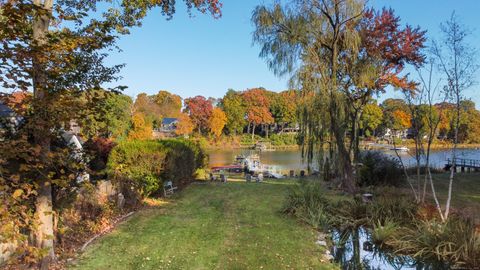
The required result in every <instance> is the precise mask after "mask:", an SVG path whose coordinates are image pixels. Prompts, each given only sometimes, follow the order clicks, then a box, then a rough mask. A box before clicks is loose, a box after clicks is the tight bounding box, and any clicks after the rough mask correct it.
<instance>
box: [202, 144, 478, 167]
mask: <svg viewBox="0 0 480 270" xmlns="http://www.w3.org/2000/svg"><path fill="white" fill-rule="evenodd" d="M382 152H384V153H386V154H388V155H391V156H393V157H396V155H395V152H394V151H390V150H382ZM253 153H256V154H258V155H260V160H261V161H262V163H264V164H268V165H275V166H278V167H280V169H282V170H306V169H307V164H305V163H304V162H302V157H301V152H300V150H299V149H293V150H277V151H266V152H260V151H255V150H248V149H228V150H223V149H220V150H209V151H208V154H209V155H210V162H209V165H210V167H212V166H223V165H230V164H232V163H233V161H234V159H235V156H236V155H240V154H253ZM399 154H400V157H401V158H402V160H403V162H404V163H405V165H406V166H414V165H415V158H414V157H413V156H412V155H413V154H414V152H413V151H409V152H399ZM450 157H451V150H450V149H435V150H432V153H431V154H430V164H431V166H432V167H435V168H443V167H444V166H445V161H446V159H447V158H450ZM457 157H458V158H466V159H478V160H480V149H474V148H471V149H470V148H465V149H458V151H457ZM313 167H316V166H313Z"/></svg>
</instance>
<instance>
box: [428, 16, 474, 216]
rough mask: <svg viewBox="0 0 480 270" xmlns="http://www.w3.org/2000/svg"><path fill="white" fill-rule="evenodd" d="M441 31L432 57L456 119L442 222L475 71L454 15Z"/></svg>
mask: <svg viewBox="0 0 480 270" xmlns="http://www.w3.org/2000/svg"><path fill="white" fill-rule="evenodd" d="M440 30H441V32H442V34H443V39H442V41H441V43H439V42H433V46H432V50H433V54H434V55H435V57H436V58H437V60H438V63H439V66H438V67H439V70H440V71H441V72H442V73H443V75H444V76H445V77H446V79H447V87H446V95H447V96H448V97H450V98H451V99H453V101H454V104H455V117H454V123H453V131H454V136H453V148H452V166H451V168H450V180H449V185H448V197H447V202H446V204H445V212H444V215H443V219H444V220H447V219H448V215H449V213H450V202H451V198H452V186H453V179H454V175H455V169H456V164H455V159H456V158H457V144H458V141H459V129H460V114H461V101H462V100H463V99H464V97H463V94H464V92H465V90H467V89H468V88H470V87H471V86H472V85H473V84H474V83H475V78H474V75H475V73H476V71H477V70H478V67H479V66H478V63H477V61H476V50H475V49H474V48H472V47H471V46H470V45H469V44H468V36H469V34H470V31H469V30H468V29H466V28H465V27H464V26H463V25H462V24H461V23H460V22H459V20H458V18H457V16H456V15H455V13H452V16H451V17H450V19H449V20H448V21H446V22H445V23H442V24H441V26H440Z"/></svg>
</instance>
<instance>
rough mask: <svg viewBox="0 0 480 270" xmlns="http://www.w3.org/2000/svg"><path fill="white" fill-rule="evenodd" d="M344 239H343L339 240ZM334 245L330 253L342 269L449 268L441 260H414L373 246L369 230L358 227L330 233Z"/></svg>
mask: <svg viewBox="0 0 480 270" xmlns="http://www.w3.org/2000/svg"><path fill="white" fill-rule="evenodd" d="M341 239H345V240H343V241H342V240H341ZM332 240H333V242H334V246H333V247H332V254H333V256H334V261H335V262H336V263H338V264H339V265H340V266H341V268H342V269H343V270H358V269H365V270H376V269H379V270H380V269H381V270H396V269H402V270H430V269H432V270H433V269H438V270H443V269H449V268H448V266H446V265H445V264H443V263H441V262H428V263H427V262H422V261H416V260H415V259H413V258H411V257H409V256H400V255H395V254H392V253H389V252H386V251H382V250H381V249H378V248H377V247H375V245H373V244H372V241H371V235H370V232H369V231H368V230H367V229H365V228H362V227H360V228H359V229H357V230H354V231H348V232H344V233H343V234H340V233H339V232H338V231H334V232H333V233H332Z"/></svg>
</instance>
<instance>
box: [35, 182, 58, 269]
mask: <svg viewBox="0 0 480 270" xmlns="http://www.w3.org/2000/svg"><path fill="white" fill-rule="evenodd" d="M35 208H36V209H35V210H36V215H37V219H38V222H39V225H38V228H37V231H36V233H35V242H36V246H37V247H38V248H41V249H45V250H47V251H48V254H47V255H46V256H45V257H44V258H43V259H42V260H41V261H40V269H42V270H43V269H48V266H49V264H50V263H51V262H52V261H53V260H54V259H55V252H54V246H53V239H54V234H53V208H52V186H51V183H50V181H48V180H47V181H42V183H41V184H40V186H39V189H38V196H37V201H36V203H35Z"/></svg>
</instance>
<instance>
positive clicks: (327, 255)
mask: <svg viewBox="0 0 480 270" xmlns="http://www.w3.org/2000/svg"><path fill="white" fill-rule="evenodd" d="M323 259H324V260H326V261H332V260H333V259H334V258H333V256H332V255H330V254H325V255H323Z"/></svg>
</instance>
